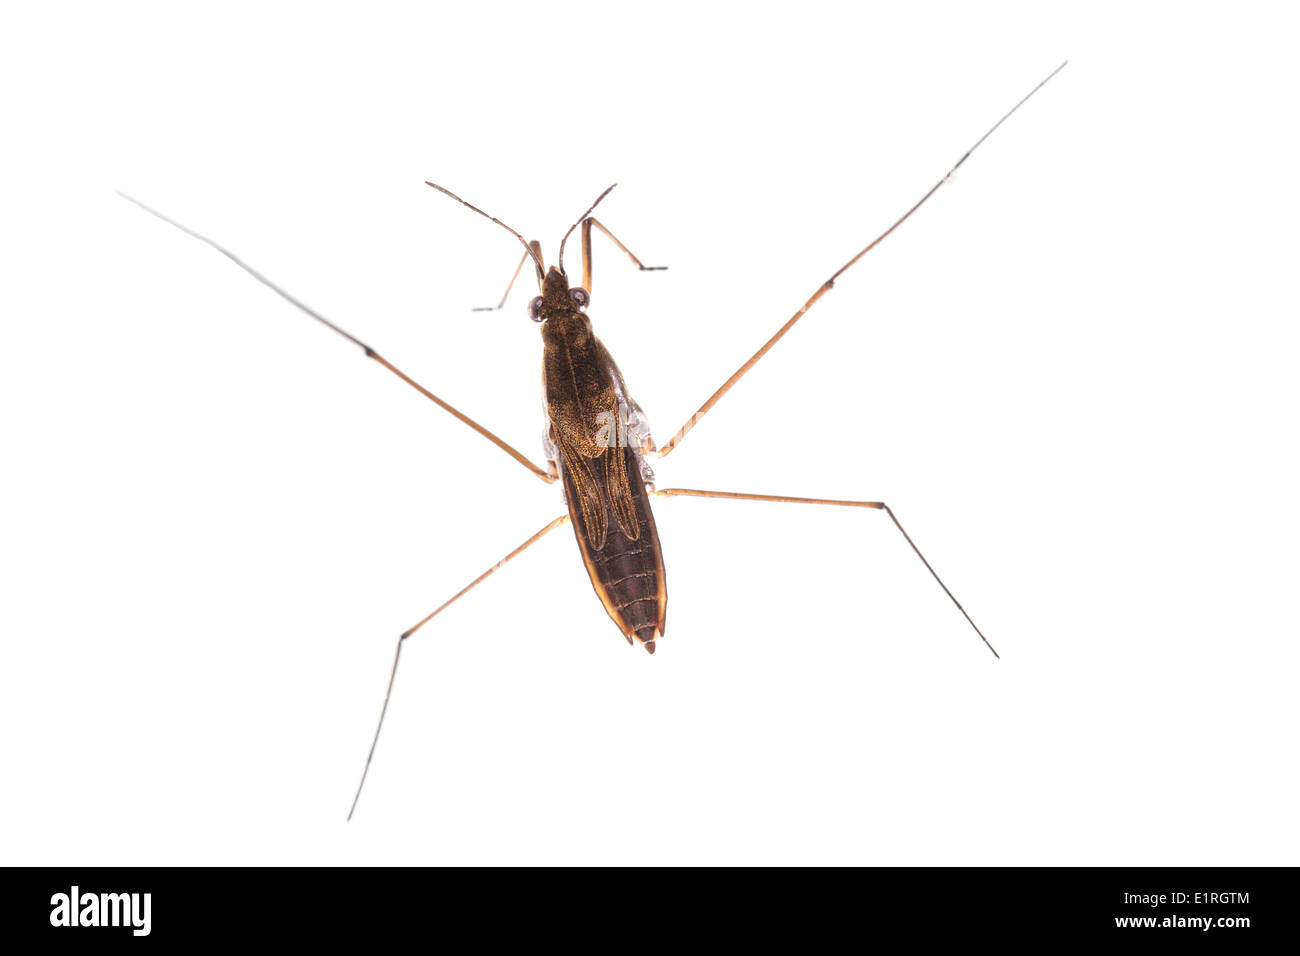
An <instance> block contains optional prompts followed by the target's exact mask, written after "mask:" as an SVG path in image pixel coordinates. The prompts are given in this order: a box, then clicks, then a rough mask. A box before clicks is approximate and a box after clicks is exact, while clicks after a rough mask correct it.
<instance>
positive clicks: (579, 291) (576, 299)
mask: <svg viewBox="0 0 1300 956" xmlns="http://www.w3.org/2000/svg"><path fill="white" fill-rule="evenodd" d="M569 298H570V299H572V300H573V304H574V305H576V306H577V307H578V308H580V309H585V308H586V307H587V303H588V302H590V301H591V296H590V294H588V292H587V290H586V289H584V288H583V287H582V286H577V287H576V288H573V289H570V290H569Z"/></svg>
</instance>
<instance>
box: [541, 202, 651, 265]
mask: <svg viewBox="0 0 1300 956" xmlns="http://www.w3.org/2000/svg"><path fill="white" fill-rule="evenodd" d="M617 185H618V183H610V185H609V189H606V190H605V191H604V192H603V193H601V194H600V195H599V196H597V197H596V201H595V202H594V203H592V204H591V205H590V206H588V207H587V211H586V212H584V213H583V214H582V215H581V216H579V217H578V221H577V222H575V223H574V224H573V225H572V226H570V227H569V231H568V232H566V233H565V234H564V238H563V239H561V240H560V254H559V256H558V257H557V261H558V262H559V263H560V271H561V272H564V244H565V243H566V242H568V241H569V237H570V236H571V235H573V230H575V229H577V228H578V227H579V226H580V225H582V221H583V220H584V219H586V218H587V217H588V216H590V215H591V214H592V211H593V210H595V208H596V207H597V206H599V205H600V201H601V200H602V199H604V198H605V197H606V196H608V195H609V193H610V190H612V189H613V188H614V187H615V186H617ZM600 228H601V230H602V231H604V229H605V227H604V226H601V227H600ZM614 241H615V242H618V240H617V239H615V240H614ZM619 245H622V243H619ZM628 254H629V255H631V253H628ZM632 258H633V259H634V260H635V259H636V256H632ZM639 264H640V263H638V265H639ZM642 268H645V267H644V266H642ZM566 275H567V273H566Z"/></svg>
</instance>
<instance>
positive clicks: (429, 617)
mask: <svg viewBox="0 0 1300 956" xmlns="http://www.w3.org/2000/svg"><path fill="white" fill-rule="evenodd" d="M568 520H569V516H568V515H567V514H563V515H560V517H558V518H556V519H555V520H554V521H552V522H551V523H550V524H548V525H547V526H546V527H545V528H543V529H542V530H541V531H539V532H537V533H536V534H535V535H533V536H532V537H531V538H529V539H528V540H527V541H525V542H524V543H523V544H521V545H520V546H519V547H517V548H515V549H514V550H513V551H511V552H510V553H509V554H507V555H506V556H505V557H504V558H502V559H501V560H500V561H498V562H497V563H496V564H494V565H492V567H490V568H488V569H487V570H486V571H484V572H483V573H482V574H480V575H479V576H478V577H476V578H475V579H474V580H473V581H471V582H469V584H467V585H465V586H464V587H463V588H461V589H460V590H459V591H457V592H456V593H455V594H454V595H452V597H451V598H450V599H449V600H447V601H444V602H443V603H442V604H440V605H439V606H438V607H437V609H436V610H434V611H433V613H431V614H429V615H427V616H426V617H424V618H422V619H421V620H420V622H419V623H418V624H416V625H415V626H414V627H411V628H408V629H407V630H406V631H404V632H403V633H402V636H401V637H399V638H398V639H397V650H396V652H395V653H394V654H393V670H392V673H390V674H389V675H388V690H387V691H386V692H385V693H384V706H383V708H382V709H381V710H380V711H379V724H378V726H376V727H375V737H374V739H373V740H372V741H371V742H370V752H369V753H367V754H366V766H365V769H363V770H362V771H361V782H360V783H358V784H357V793H356V796H354V797H353V798H352V809H350V810H348V819H349V820H351V819H352V814H353V813H355V812H356V809H357V801H358V800H360V799H361V788H362V787H364V786H365V785H366V774H368V773H369V772H370V761H371V760H373V759H374V757H375V746H376V745H377V744H378V743H379V732H380V731H381V730H383V729H384V716H385V715H386V714H387V713H388V701H389V699H390V698H391V697H392V696H393V681H395V680H396V679H397V665H398V663H399V662H400V661H401V659H402V645H403V644H404V643H406V639H407V638H408V637H410V636H411V635H412V634H414V633H415V632H416V631H418V630H419V629H420V628H422V627H424V625H426V624H428V623H429V622H430V621H432V620H433V619H434V618H435V617H437V616H438V615H439V614H441V613H442V612H443V611H445V610H446V609H447V608H449V607H451V605H453V604H455V603H456V602H457V601H458V600H460V598H462V597H463V596H464V595H465V594H467V593H468V592H469V591H471V590H473V589H474V588H475V587H476V586H477V585H478V584H480V583H481V582H482V581H483V580H484V579H485V578H487V577H488V576H490V575H492V574H495V573H496V572H497V571H499V570H501V568H502V567H503V566H504V565H505V564H506V562H508V561H509V560H510V559H511V558H514V557H517V556H518V555H520V554H522V553H523V552H524V551H526V550H528V548H530V547H531V546H532V545H534V544H536V543H537V542H538V541H540V540H541V539H542V538H544V537H545V536H546V535H547V534H548V533H549V532H551V531H554V530H555V529H556V528H558V527H559V526H560V525H562V524H564V523H565V522H567V521H568Z"/></svg>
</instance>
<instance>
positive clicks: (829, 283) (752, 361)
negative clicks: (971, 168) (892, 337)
mask: <svg viewBox="0 0 1300 956" xmlns="http://www.w3.org/2000/svg"><path fill="white" fill-rule="evenodd" d="M1063 69H1065V64H1064V63H1062V64H1061V65H1060V66H1058V67H1057V68H1056V69H1055V70H1053V71H1052V73H1051V74H1050V75H1049V76H1048V77H1047V79H1046V80H1043V82H1042V83H1039V84H1038V85H1037V86H1035V87H1034V88H1033V89H1032V90H1030V91H1029V93H1028V94H1026V95H1025V97H1024V98H1023V99H1022V100H1021V101H1020V102H1019V103H1017V104H1016V105H1015V106H1013V107H1012V108H1011V109H1010V110H1009V111H1008V112H1007V114H1006V115H1005V116H1003V117H1002V119H1000V120H998V121H997V122H996V123H994V124H993V126H991V127H990V128H989V130H988V132H986V133H985V134H984V135H983V136H981V137H980V138H979V140H978V141H977V142H976V143H975V145H974V146H972V147H971V148H970V149H968V150H966V152H965V153H964V154H963V155H962V157H961V159H959V160H957V163H956V165H954V166H953V167H952V169H950V170H948V172H946V173H945V174H944V176H943V178H942V179H940V180H939V181H938V182H937V183H935V184H934V185H933V186H932V187H930V191H929V192H927V193H926V194H925V195H924V196H922V197H921V198H920V199H919V200H917V202H916V204H915V205H913V206H912V208H911V209H909V210H908V211H907V212H905V213H904V214H903V215H902V217H901V218H899V220H898V221H897V222H895V223H894V224H893V225H892V226H890V227H889V228H888V229H886V230H885V231H884V232H882V233H881V234H880V235H879V236H877V237H876V238H875V239H873V240H872V241H871V242H870V243H869V244H868V245H867V246H866V248H864V249H863V250H862V251H861V252H859V253H858V254H857V255H856V256H854V257H853V258H852V259H850V260H849V261H848V262H846V263H845V264H844V265H843V266H841V267H840V268H839V270H838V271H837V272H836V273H835V274H834V275H832V276H831V277H830V278H829V279H827V280H826V281H825V282H823V283H822V284H821V287H820V288H818V289H817V291H816V292H814V293H813V294H812V296H811V297H810V298H809V299H808V301H807V302H805V303H804V304H803V307H802V308H800V309H799V311H798V312H796V313H795V314H794V315H792V316H790V318H789V320H788V321H787V322H786V323H785V325H783V326H781V327H780V328H779V329H777V330H776V334H775V335H773V336H772V337H771V338H770V339H768V340H767V341H766V342H765V343H763V347H762V348H760V349H759V350H758V351H757V352H755V353H754V354H753V355H751V356H750V358H749V361H747V362H745V364H744V365H742V366H741V367H740V368H738V369H737V370H736V372H735V374H733V375H732V376H731V378H729V379H727V380H726V381H725V382H723V383H722V387H721V388H719V389H718V390H717V391H716V392H714V393H713V394H712V395H710V396H709V400H708V401H706V402H705V403H704V404H703V405H701V406H700V407H699V410H698V411H696V413H695V414H694V415H692V416H691V417H690V418H689V419H687V421H686V424H685V425H683V426H682V427H681V429H680V430H678V432H677V434H676V435H674V436H673V437H672V438H671V439H670V440H669V441H668V443H667V444H666V445H663V446H662V447H660V448H659V450H658V452H657V454H658V455H659V457H660V458H662V457H664V456H665V455H667V454H668V453H669V452H671V451H672V450H673V449H674V448H676V447H677V444H678V443H679V442H680V441H681V440H682V439H683V438H685V437H686V433H687V432H689V431H690V430H691V429H692V428H694V427H695V425H696V423H697V422H698V421H699V420H700V419H701V418H703V417H704V415H705V414H706V413H707V412H708V411H709V409H711V408H712V407H713V406H714V405H716V404H717V403H718V400H719V399H721V398H722V396H723V395H726V394H727V392H729V391H730V390H731V386H733V385H735V384H736V383H737V382H738V381H740V379H741V378H742V377H743V376H744V374H745V373H746V372H748V371H749V370H750V369H751V368H753V367H754V366H755V365H756V364H757V363H758V360H759V359H761V358H762V357H763V356H764V355H766V354H767V353H768V351H769V350H770V349H771V348H772V346H774V345H776V343H777V342H779V341H781V339H782V337H784V335H785V334H786V333H787V332H789V331H790V329H792V328H793V327H794V324H795V323H796V322H798V321H799V320H800V319H801V318H803V316H804V313H805V312H807V311H808V310H809V309H811V308H812V307H813V306H814V305H815V304H816V303H817V300H818V299H820V298H821V297H822V296H824V295H825V294H826V293H827V292H829V291H830V290H831V289H832V288H834V286H835V280H836V279H838V278H839V277H840V276H842V275H843V274H844V273H845V272H847V271H848V270H849V269H851V268H852V267H853V266H854V265H855V264H856V263H857V261H858V260H859V259H861V258H862V257H863V256H865V255H866V254H867V253H868V252H870V251H871V250H872V249H874V248H875V247H876V246H878V245H879V244H880V243H881V242H883V241H884V239H885V237H887V236H888V235H889V234H890V233H892V232H893V231H894V230H895V229H897V228H898V227H899V226H901V225H902V224H903V223H905V222H906V221H907V220H908V219H909V218H911V215H912V213H914V212H916V211H917V210H918V209H920V208H921V207H922V206H923V205H925V202H926V200H928V199H929V198H930V197H931V196H933V195H934V194H935V193H936V192H938V190H939V187H940V186H942V185H943V184H944V183H946V182H948V180H949V178H950V177H951V176H952V174H953V173H955V172H956V171H957V170H958V169H959V168H960V167H961V165H962V164H963V163H964V162H966V160H967V159H969V158H970V155H971V153H973V152H975V150H977V149H979V147H980V145H981V144H982V143H983V142H984V140H986V139H988V138H989V137H990V136H992V135H993V131H994V130H996V129H997V128H998V127H999V126H1001V125H1002V124H1003V123H1005V122H1006V121H1007V120H1008V119H1010V118H1011V114H1012V113H1014V112H1015V111H1016V110H1018V109H1020V107H1021V106H1023V105H1024V104H1025V101H1026V100H1028V99H1029V97H1031V96H1033V95H1034V94H1035V93H1037V92H1038V91H1039V90H1040V89H1042V88H1043V86H1045V85H1046V83H1047V81H1048V80H1050V79H1051V78H1052V77H1053V76H1056V74H1057V73H1060V72H1061V71H1062V70H1063ZM648 450H649V449H647V451H648Z"/></svg>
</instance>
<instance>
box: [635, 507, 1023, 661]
mask: <svg viewBox="0 0 1300 956" xmlns="http://www.w3.org/2000/svg"><path fill="white" fill-rule="evenodd" d="M654 494H655V496H656V497H659V498H673V497H677V496H682V497H691V498H732V499H736V500H740V501H777V502H785V503H788V504H796V505H835V506H837V507H840V508H875V509H876V510H877V511H883V512H884V513H885V514H887V515H889V520H890V521H892V522H894V526H895V527H896V528H898V530H899V531H900V532H901V533H902V535H903V537H904V538H905V539H906V540H907V543H908V544H910V545H911V546H912V550H913V551H915V552H916V556H917V557H918V558H920V559H921V563H922V564H924V565H925V568H926V570H927V571H929V572H930V574H931V576H932V577H933V578H934V579H935V580H936V581H938V582H939V587H941V588H943V593H944V594H946V595H948V597H949V599H950V600H951V601H952V603H953V604H955V605H956V606H957V610H959V611H961V614H962V617H964V618H966V620H967V622H968V623H969V624H970V626H971V627H973V628H975V633H976V634H978V635H979V636H980V640H982V641H983V642H984V645H985V646H986V647H987V648H988V649H989V650H990V651H993V656H994V657H996V658H998V659H999V660H1001V657H1002V655H1000V654H999V653H998V652H997V651H996V650H993V645H992V644H990V643H989V639H988V638H987V637H985V636H984V632H983V631H981V630H980V629H979V627H978V626H977V625H976V624H975V622H974V621H972V620H971V616H970V615H969V614H967V613H966V609H965V608H964V607H962V606H961V602H960V601H958V600H957V598H956V596H955V595H954V594H953V593H952V592H951V591H949V590H948V585H946V584H944V583H943V578H941V577H939V574H938V572H936V571H935V570H934V568H933V567H931V565H930V562H929V561H927V560H926V559H925V555H923V554H922V553H921V549H920V548H918V547H917V546H916V542H915V541H913V540H912V536H911V535H909V534H908V533H907V531H906V530H904V528H903V525H902V524H901V523H900V522H899V520H898V517H897V516H896V515H895V514H894V512H893V509H891V508H890V507H889V505H887V504H885V503H884V502H883V501H848V500H845V499H843V498H793V497H790V496H788V495H753V494H744V493H741V492H736V491H700V490H699V489H698V488H662V489H660V490H658V491H655V492H654Z"/></svg>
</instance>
